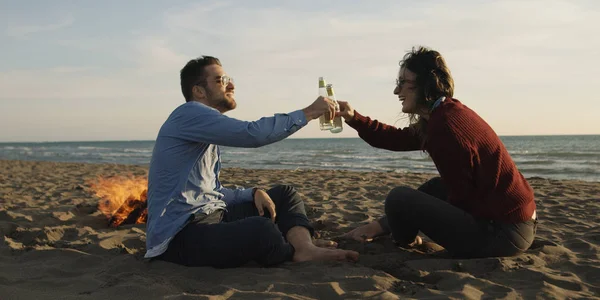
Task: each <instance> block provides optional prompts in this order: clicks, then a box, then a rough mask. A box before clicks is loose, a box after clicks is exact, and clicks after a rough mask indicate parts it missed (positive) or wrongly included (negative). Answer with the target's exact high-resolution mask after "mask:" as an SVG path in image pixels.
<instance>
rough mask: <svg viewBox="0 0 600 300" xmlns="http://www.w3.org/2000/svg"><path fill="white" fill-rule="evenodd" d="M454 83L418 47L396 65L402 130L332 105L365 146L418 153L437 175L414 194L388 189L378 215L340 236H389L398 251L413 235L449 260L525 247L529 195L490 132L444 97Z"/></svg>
mask: <svg viewBox="0 0 600 300" xmlns="http://www.w3.org/2000/svg"><path fill="white" fill-rule="evenodd" d="M453 92H454V81H453V79H452V76H451V74H450V70H449V69H448V67H447V66H446V63H445V61H444V59H443V58H442V56H441V55H440V53H438V52H437V51H434V50H431V49H428V48H424V47H420V48H418V49H413V50H412V51H411V52H409V53H407V54H406V55H405V56H404V58H403V60H402V61H401V62H400V72H399V76H398V80H397V85H396V88H395V89H394V94H395V95H397V96H398V98H399V99H400V102H401V103H402V112H404V113H407V114H408V115H409V117H410V125H409V126H408V127H406V128H395V127H393V126H389V125H386V124H383V123H381V122H378V121H377V120H372V119H370V118H369V117H366V116H363V115H361V114H360V113H358V112H357V111H355V110H354V109H353V108H352V107H351V106H350V104H348V102H344V101H340V108H341V112H340V113H339V115H341V116H342V117H343V118H344V119H345V120H346V123H347V124H348V125H349V126H351V127H352V128H354V129H356V131H357V132H358V134H359V136H360V137H361V138H362V139H363V140H364V141H365V142H367V143H368V144H369V145H371V146H373V147H376V148H382V149H387V150H391V151H418V150H420V151H426V152H427V153H428V154H429V155H430V156H431V159H432V160H433V162H434V164H435V166H436V168H437V170H438V171H439V174H440V177H436V178H433V179H432V180H430V181H428V182H426V183H425V184H423V185H422V186H421V187H419V188H418V189H417V190H415V189H412V188H409V187H397V188H394V189H393V190H392V191H391V192H390V193H389V194H388V196H387V198H386V200H385V216H384V217H383V218H381V219H379V220H377V221H375V222H372V223H370V224H367V225H363V226H361V227H358V228H356V229H354V230H352V231H350V232H349V233H347V234H346V236H347V237H350V238H353V239H356V240H359V241H367V240H370V239H372V238H374V237H376V236H379V235H384V234H389V233H391V234H392V237H393V238H394V240H395V241H396V242H397V243H398V244H399V245H400V246H404V247H408V246H413V245H415V244H418V243H420V242H421V238H419V237H418V235H417V234H418V232H419V231H421V232H422V233H424V234H425V235H427V236H428V237H429V238H431V239H432V240H433V241H435V242H436V243H438V244H440V245H441V246H443V247H444V248H446V250H447V251H448V252H449V253H451V254H453V255H454V256H457V257H490V256H512V255H517V254H519V253H522V252H523V251H525V250H527V249H528V248H529V247H530V246H531V243H532V242H533V239H534V236H535V231H536V227H537V217H536V213H535V208H536V205H535V202H534V195H533V190H532V189H531V187H530V186H529V184H528V183H527V180H526V179H525V178H524V177H523V175H522V174H521V173H520V172H519V170H518V169H517V167H516V165H515V163H514V162H513V160H512V158H511V157H510V155H509V154H508V151H507V150H506V148H505V147H504V144H503V143H502V142H501V140H500V139H499V138H498V136H497V135H496V133H495V132H494V130H493V129H492V128H491V127H490V126H489V125H488V124H487V123H486V122H485V121H484V120H483V119H482V118H481V117H479V116H478V115H477V114H476V113H475V112H474V111H472V110H471V109H469V108H468V107H467V106H465V105H463V104H462V103H461V102H460V101H458V100H456V99H454V98H452V97H453Z"/></svg>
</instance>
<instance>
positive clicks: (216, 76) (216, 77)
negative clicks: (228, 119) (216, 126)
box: [204, 65, 237, 113]
mask: <svg viewBox="0 0 600 300" xmlns="http://www.w3.org/2000/svg"><path fill="white" fill-rule="evenodd" d="M204 71H205V74H206V76H205V77H206V87H205V89H204V90H205V91H206V95H205V97H206V101H207V103H208V105H209V106H211V107H213V108H215V109H217V110H219V111H220V112H221V113H225V112H227V111H230V110H232V109H235V108H236V106H237V103H236V102H235V91H234V90H235V85H234V84H233V81H232V80H229V77H228V76H227V75H226V74H225V71H223V67H221V66H219V65H210V66H206V67H205V69H204ZM224 83H225V84H224Z"/></svg>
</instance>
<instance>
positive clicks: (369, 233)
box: [342, 221, 385, 243]
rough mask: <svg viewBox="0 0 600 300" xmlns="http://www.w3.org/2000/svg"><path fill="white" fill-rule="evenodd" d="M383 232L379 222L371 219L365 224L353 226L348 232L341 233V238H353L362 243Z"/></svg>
mask: <svg viewBox="0 0 600 300" xmlns="http://www.w3.org/2000/svg"><path fill="white" fill-rule="evenodd" d="M382 234H385V232H384V230H383V228H382V227H381V224H379V222H378V221H373V222H371V223H369V224H365V225H362V226H359V227H357V228H354V229H353V230H351V231H350V232H348V233H346V234H344V235H342V237H343V238H349V239H353V240H355V241H359V242H362V243H366V242H371V241H373V239H374V238H375V237H377V236H380V235H382Z"/></svg>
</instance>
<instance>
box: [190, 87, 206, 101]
mask: <svg viewBox="0 0 600 300" xmlns="http://www.w3.org/2000/svg"><path fill="white" fill-rule="evenodd" d="M192 94H193V95H194V97H195V98H197V99H203V98H206V90H205V89H204V88H203V87H201V86H199V85H194V87H193V88H192Z"/></svg>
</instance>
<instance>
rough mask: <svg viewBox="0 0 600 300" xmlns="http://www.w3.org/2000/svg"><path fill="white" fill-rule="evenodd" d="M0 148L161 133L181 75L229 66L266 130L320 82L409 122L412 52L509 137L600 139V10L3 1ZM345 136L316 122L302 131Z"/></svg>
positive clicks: (366, 110) (362, 107) (363, 107)
mask: <svg viewBox="0 0 600 300" xmlns="http://www.w3.org/2000/svg"><path fill="white" fill-rule="evenodd" d="M0 29H1V31H0V58H1V59H0V141H4V142H8V141H73V140H130V139H135V140H139V139H150V140H152V139H154V138H155V137H156V133H157V131H158V129H159V127H160V125H161V124H162V123H163V121H164V120H165V119H166V117H167V116H168V115H169V113H170V112H171V111H172V110H173V109H174V108H175V107H177V106H178V105H180V104H181V103H183V102H184V100H183V97H182V96H181V92H180V87H179V70H180V69H181V67H182V66H183V65H184V64H185V63H186V62H187V61H188V60H189V59H191V58H194V57H197V56H199V55H213V56H217V57H219V58H220V59H221V61H222V62H223V65H224V68H225V71H226V72H227V73H228V74H230V75H231V76H232V77H234V79H235V81H236V99H237V102H238V108H237V109H236V110H234V111H232V112H229V113H228V115H230V116H233V117H236V118H240V119H243V120H255V119H258V118H260V117H262V116H267V115H272V114H274V113H278V112H289V111H293V110H296V109H300V108H304V107H305V106H307V105H309V104H310V103H311V102H312V101H313V100H314V99H315V98H316V95H317V78H318V77H319V76H325V77H326V79H327V80H328V81H329V82H331V83H333V84H334V86H335V89H336V92H337V95H338V98H340V99H343V100H348V101H350V103H351V104H352V105H353V106H354V107H355V108H356V110H358V111H360V112H361V113H363V114H366V115H369V116H371V117H373V118H377V119H379V120H381V121H384V122H386V123H390V124H395V125H397V126H403V125H405V124H406V123H405V120H404V119H403V118H402V115H401V114H400V108H401V105H400V103H399V102H398V99H397V98H396V96H394V95H393V94H392V90H393V88H394V84H393V82H394V80H395V76H396V73H397V71H398V61H399V60H400V59H401V57H402V56H403V55H404V53H405V52H406V50H409V49H410V48H411V47H412V46H415V45H426V46H429V47H432V48H434V49H436V50H439V51H440V52H441V53H442V55H444V56H445V58H446V61H447V63H448V65H449V67H450V69H451V71H452V73H453V75H454V79H455V84H456V90H455V97H456V98H458V99H459V100H461V101H462V102H463V103H465V104H466V105H467V106H469V107H471V108H473V109H474V110H475V111H476V112H478V113H479V114H480V115H481V116H482V117H483V118H484V119H485V120H487V121H488V123H490V124H491V125H492V127H493V128H494V129H495V130H496V132H497V133H498V134H500V135H531V134H600V117H598V115H599V114H600V104H599V101H600V97H599V96H598V95H597V94H596V93H597V86H598V85H599V84H600V82H599V79H600V76H599V75H598V72H600V1H592V0H589V1H553V0H549V1H546V0H540V1H474V0H473V1H439V0H438V1H418V2H417V1H399V0H389V1H384V0H382V1H341V0H340V1H312V0H306V1H304V0H303V1H275V0H273V1H242V0H240V1H214V2H211V1H187V0H185V1H184V0H178V1H139V0H137V1H60V0H54V1H27V0H20V1H16V0H14V1H7V0H2V1H0ZM335 136H340V137H355V136H357V135H356V133H355V131H354V130H352V129H351V128H349V127H346V128H345V130H344V132H343V133H341V134H339V135H333V134H331V133H329V132H321V131H319V130H318V125H317V123H316V122H311V123H310V124H309V125H308V126H307V127H306V128H304V129H302V130H301V131H299V132H298V133H296V134H295V135H294V136H293V137H335Z"/></svg>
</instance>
